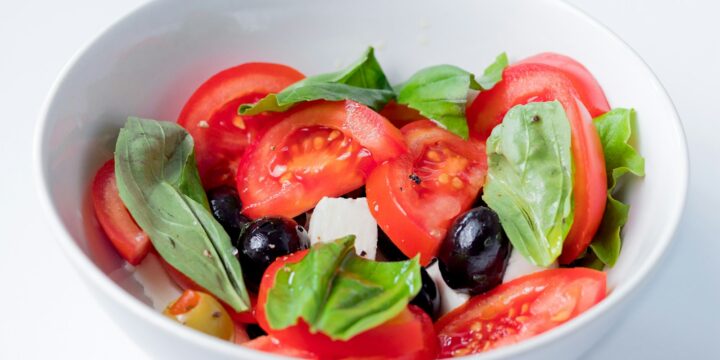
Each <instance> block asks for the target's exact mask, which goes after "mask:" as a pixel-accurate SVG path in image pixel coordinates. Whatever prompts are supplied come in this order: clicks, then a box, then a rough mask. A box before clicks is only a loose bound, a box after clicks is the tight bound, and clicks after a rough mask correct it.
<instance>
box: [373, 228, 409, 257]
mask: <svg viewBox="0 0 720 360" xmlns="http://www.w3.org/2000/svg"><path fill="white" fill-rule="evenodd" d="M377 247H378V250H380V253H381V254H382V255H383V256H384V257H385V259H386V260H388V261H403V260H407V259H408V257H407V256H406V255H405V254H403V252H402V251H400V249H398V248H397V246H395V244H394V243H393V242H392V240H390V238H389V237H388V236H387V234H385V232H384V231H382V229H380V227H379V226H378V242H377Z"/></svg>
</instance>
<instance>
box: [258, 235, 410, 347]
mask: <svg viewBox="0 0 720 360" xmlns="http://www.w3.org/2000/svg"><path fill="white" fill-rule="evenodd" d="M354 242H355V237H354V236H347V237H344V238H341V239H338V240H336V241H334V242H330V243H322V244H317V245H315V246H313V247H312V248H311V249H310V251H309V252H308V253H307V255H305V257H304V258H303V259H302V260H300V261H299V262H297V263H294V264H287V265H285V267H284V268H282V269H280V270H279V271H278V272H277V273H276V275H275V283H274V284H275V285H274V286H273V287H272V288H271V289H270V290H269V293H268V297H267V302H266V303H265V313H266V316H267V319H268V323H269V324H270V327H271V328H273V329H278V330H279V329H284V328H286V327H289V326H293V325H295V324H297V322H298V320H299V319H303V320H304V321H305V322H306V323H307V324H308V325H309V327H310V331H311V332H317V331H319V332H322V333H323V334H325V335H327V336H329V337H330V338H332V339H335V340H348V339H350V338H352V337H353V336H355V335H357V334H360V333H362V332H364V331H366V330H369V329H372V328H374V327H376V326H378V325H380V324H382V323H384V322H386V321H388V320H390V319H392V318H393V317H395V316H396V315H398V314H399V313H400V312H402V311H403V309H405V308H406V306H407V305H408V303H409V302H410V300H412V298H413V297H414V296H415V295H416V294H417V293H418V291H420V286H421V279H420V264H419V262H418V259H417V258H415V259H412V260H407V261H400V262H376V261H372V260H367V259H364V258H361V257H360V256H358V255H356V254H355V250H354V246H353V244H354Z"/></svg>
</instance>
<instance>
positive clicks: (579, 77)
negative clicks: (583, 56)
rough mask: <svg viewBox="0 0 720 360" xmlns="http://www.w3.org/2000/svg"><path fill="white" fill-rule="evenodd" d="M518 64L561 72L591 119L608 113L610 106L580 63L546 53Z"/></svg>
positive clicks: (595, 82)
mask: <svg viewBox="0 0 720 360" xmlns="http://www.w3.org/2000/svg"><path fill="white" fill-rule="evenodd" d="M518 64H545V65H548V66H552V67H554V68H555V69H558V70H560V71H562V72H563V73H564V74H565V76H567V78H568V79H570V81H571V82H572V83H573V86H574V87H575V90H576V91H577V92H578V95H579V96H580V102H582V103H583V104H584V105H585V107H586V108H587V109H588V112H590V116H592V117H593V118H595V117H598V116H600V115H602V114H604V113H606V112H608V111H610V104H609V103H608V101H607V98H606V97H605V92H603V90H602V88H601V87H600V84H598V82H597V80H596V79H595V77H594V76H593V75H592V74H591V73H590V72H589V71H588V69H586V68H585V66H583V65H582V64H581V63H579V62H577V61H576V60H575V59H573V58H571V57H569V56H565V55H560V54H556V53H551V52H546V53H540V54H537V55H535V56H531V57H529V58H527V59H525V60H522V61H520V62H519V63H518Z"/></svg>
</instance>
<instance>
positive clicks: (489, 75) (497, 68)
mask: <svg viewBox="0 0 720 360" xmlns="http://www.w3.org/2000/svg"><path fill="white" fill-rule="evenodd" d="M508 64H509V62H508V57H507V54H505V53H502V54H500V55H498V56H497V57H496V58H495V61H494V62H493V63H492V64H490V66H488V67H487V68H485V71H484V72H483V75H482V76H481V77H479V78H477V82H478V84H479V85H480V87H482V89H483V90H490V89H492V88H493V87H494V86H495V84H497V83H499V82H500V80H502V74H503V71H504V70H505V68H506V67H508Z"/></svg>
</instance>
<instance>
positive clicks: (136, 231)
mask: <svg viewBox="0 0 720 360" xmlns="http://www.w3.org/2000/svg"><path fill="white" fill-rule="evenodd" d="M91 197H92V203H93V209H94V210H95V217H96V218H97V220H98V222H99V223H100V226H101V227H102V228H103V230H104V231H105V234H106V235H107V237H108V238H109V239H110V242H111V243H112V244H113V246H114V247H115V249H116V250H117V251H118V253H119V254H120V256H122V257H123V259H125V260H126V261H127V262H129V263H130V264H132V265H137V264H139V263H140V262H141V261H142V260H143V259H144V258H145V256H146V255H147V254H148V252H150V248H152V244H151V243H150V238H149V237H148V236H147V234H145V232H144V231H142V229H140V227H139V226H138V225H137V224H136V223H135V220H134V219H133V218H132V215H130V212H128V210H127V208H125V204H124V203H123V202H122V199H121V198H120V193H119V192H118V187H117V182H116V181H115V161H114V160H113V159H110V160H108V161H107V162H106V163H105V164H104V165H103V166H102V167H101V168H100V169H99V170H98V172H97V173H96V174H95V178H94V179H93V183H92V189H91Z"/></svg>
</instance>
